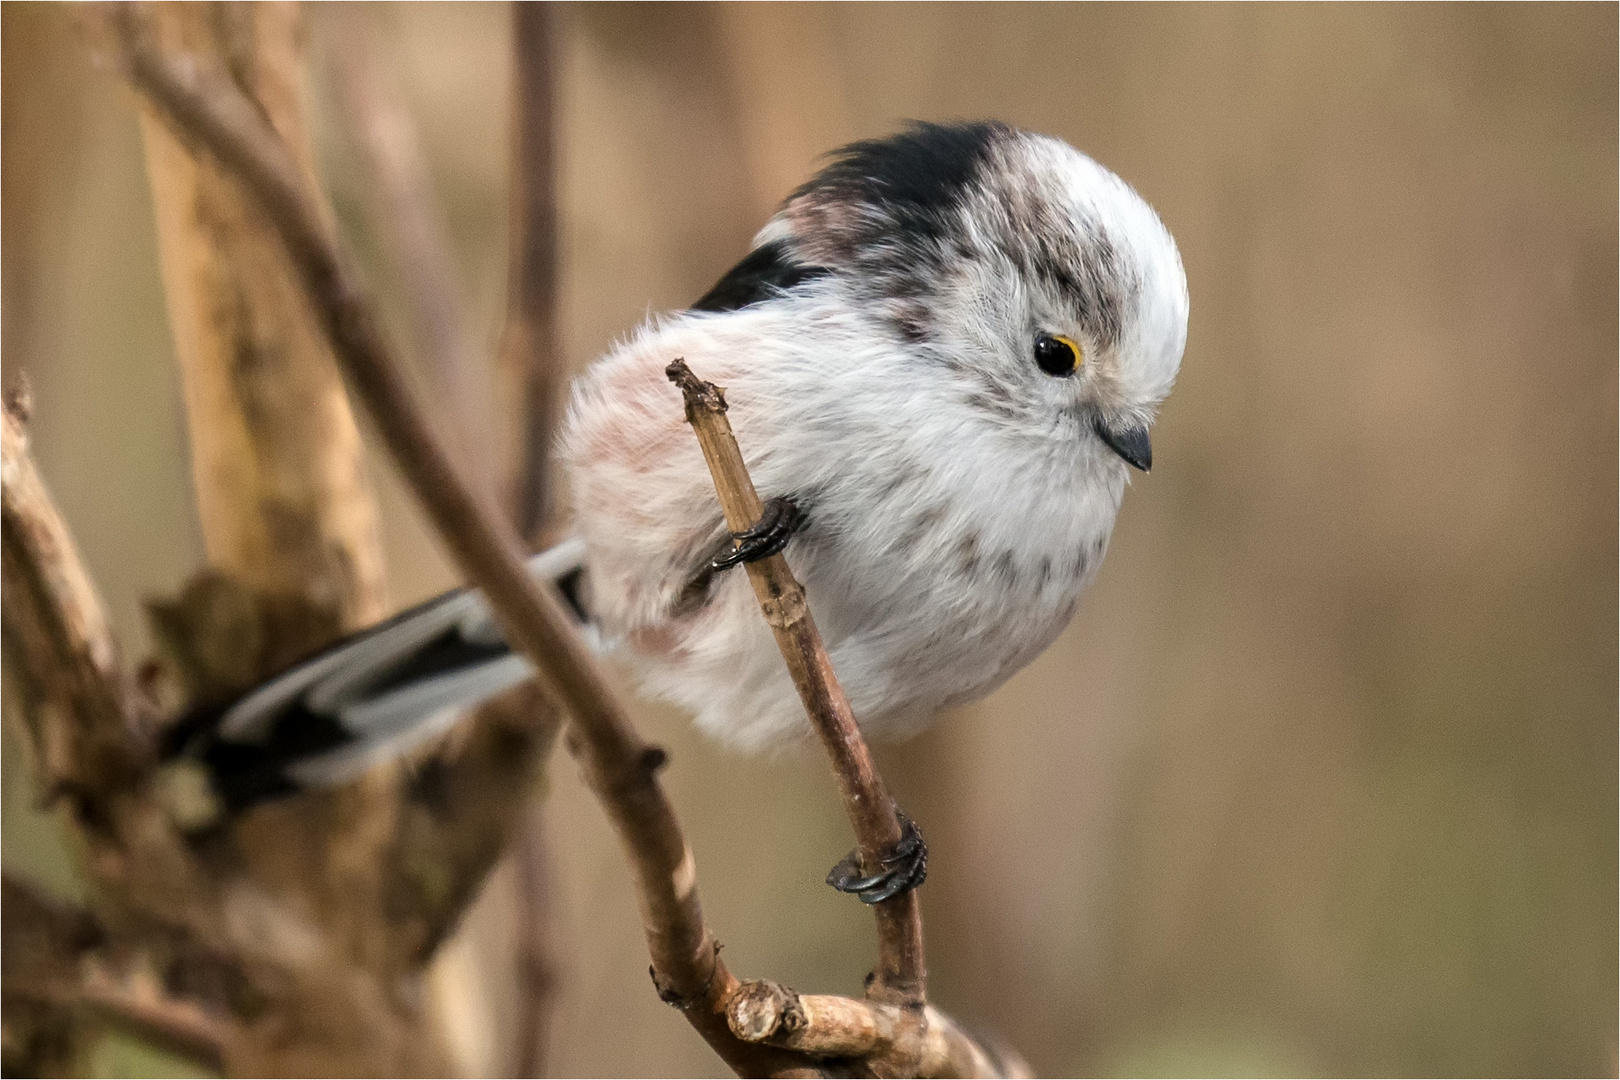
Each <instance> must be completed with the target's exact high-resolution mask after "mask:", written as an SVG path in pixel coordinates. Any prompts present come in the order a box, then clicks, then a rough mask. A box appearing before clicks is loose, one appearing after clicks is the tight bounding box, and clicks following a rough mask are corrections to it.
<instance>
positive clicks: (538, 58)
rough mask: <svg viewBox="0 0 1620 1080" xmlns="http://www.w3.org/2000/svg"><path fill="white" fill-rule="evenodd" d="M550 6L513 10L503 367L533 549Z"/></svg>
mask: <svg viewBox="0 0 1620 1080" xmlns="http://www.w3.org/2000/svg"><path fill="white" fill-rule="evenodd" d="M557 21H558V15H557V6H556V5H554V4H528V3H518V4H513V5H512V50H513V55H512V70H513V76H514V82H515V84H516V85H515V87H514V93H513V101H512V106H513V107H512V194H511V223H510V226H509V230H510V234H511V244H512V247H511V252H510V256H509V262H508V267H507V278H506V288H507V312H506V329H505V337H504V340H503V341H502V343H501V366H502V368H503V370H504V377H505V379H506V381H507V383H508V386H509V390H510V392H511V393H512V395H513V396H514V397H515V398H516V399H517V401H518V402H519V408H518V432H517V452H516V454H515V455H514V457H515V459H516V460H515V461H514V462H513V468H512V475H513V480H512V498H513V504H514V506H515V509H516V515H517V522H518V531H519V532H520V533H521V534H522V535H523V536H524V537H525V538H526V539H528V540H530V541H531V542H533V541H534V540H535V539H536V537H537V536H539V535H540V533H541V531H542V530H543V529H544V528H545V527H546V526H547V525H548V524H549V518H550V517H551V514H552V512H553V509H554V508H553V499H552V493H551V485H550V483H549V477H548V476H547V475H546V465H547V462H548V461H549V460H550V456H551V455H550V449H551V424H552V420H553V417H554V415H555V412H556V403H557V398H558V392H559V389H560V387H561V385H562V358H561V356H560V355H559V354H558V351H557V176H556V172H557V171H556V125H555V122H554V118H553V111H554V106H553V103H554V100H555V96H556V95H555V88H554V84H553V67H554V64H555V62H556V50H557V43H556V38H557Z"/></svg>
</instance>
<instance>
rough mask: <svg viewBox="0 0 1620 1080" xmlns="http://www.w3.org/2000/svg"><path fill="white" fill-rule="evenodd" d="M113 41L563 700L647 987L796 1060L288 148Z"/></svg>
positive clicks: (607, 711)
mask: <svg viewBox="0 0 1620 1080" xmlns="http://www.w3.org/2000/svg"><path fill="white" fill-rule="evenodd" d="M126 22H127V19H126ZM125 48H126V52H125V62H126V65H127V67H126V71H125V75H126V77H127V78H128V79H129V81H130V82H131V83H132V85H133V86H134V87H135V89H136V90H137V91H139V92H140V93H141V94H142V95H144V96H145V97H146V98H147V100H148V101H150V102H151V103H152V104H153V106H155V108H156V110H157V112H158V113H159V114H160V115H161V116H162V118H163V119H164V121H165V122H166V123H167V124H169V125H170V126H172V128H173V129H174V130H175V132H176V134H178V135H179V136H180V137H181V138H183V139H186V140H189V141H191V142H194V143H196V144H200V145H201V146H203V147H205V148H206V149H207V150H208V151H209V152H210V153H211V154H213V155H214V157H216V158H217V159H218V161H219V162H220V163H221V164H222V165H224V166H225V167H226V168H227V169H228V170H229V171H230V172H232V173H233V174H234V175H235V176H236V177H237V178H238V179H239V180H240V181H241V182H242V183H243V185H244V186H245V187H246V188H247V189H248V190H249V191H250V192H252V193H253V195H254V196H255V197H256V198H257V199H258V200H259V201H260V203H261V205H262V207H263V209H264V211H265V213H266V215H267V216H268V218H269V219H270V220H271V222H272V223H273V224H274V226H275V228H276V230H277V232H278V233H279V235H280V237H281V240H282V242H283V244H284V245H285V247H286V249H287V252H288V254H289V255H290V257H291V258H292V261H293V263H294V264H295V266H296V267H297V269H298V271H299V274H300V276H301V279H302V281H303V283H304V286H305V288H306V290H307V291H308V294H309V297H310V299H311V301H312V303H313V304H314V306H315V308H316V310H317V312H318V314H319V316H320V318H321V320H322V322H323V324H324V325H325V327H326V329H327V332H328V334H329V335H330V338H331V342H332V346H333V349H334V352H335V354H336V356H337V359H338V363H339V366H340V367H341V368H342V369H343V371H344V373H345V374H346V375H347V376H348V379H349V383H350V385H351V387H352V388H353V390H354V392H355V394H356V396H357V397H358V398H359V399H360V400H361V401H362V402H363V403H364V405H365V407H366V409H367V411H368V413H369V414H370V416H371V418H372V420H373V422H374V423H375V424H376V427H377V430H378V431H379V433H380V434H381V435H382V438H383V441H384V442H385V444H386V445H387V446H388V448H389V450H390V452H391V453H392V455H393V457H394V459H395V461H396V462H397V464H398V465H399V467H400V471H401V473H402V474H403V475H404V476H405V478H406V480H407V482H408V483H409V484H410V486H411V488H412V490H413V492H414V493H415V494H416V496H417V499H418V500H419V501H420V503H421V504H422V507H423V509H424V510H425V511H426V512H427V514H428V516H429V518H430V519H431V520H432V521H433V523H434V525H435V526H436V527H437V529H438V532H439V534H440V536H441V537H442V538H443V539H444V540H445V542H446V545H447V546H448V547H449V548H450V551H451V554H452V556H453V557H454V558H455V561H456V562H457V564H458V565H459V566H460V568H461V570H462V572H463V573H465V574H466V575H467V577H468V578H469V579H471V581H472V583H473V584H474V585H476V586H477V587H479V588H480V589H482V590H483V592H484V594H485V595H486V596H487V597H488V598H489V601H490V604H491V606H492V607H493V608H494V610H495V612H496V615H497V616H498V618H499V619H500V621H501V624H502V626H503V628H504V629H505V631H506V634H507V640H508V641H510V642H511V643H512V645H513V647H514V648H515V649H516V650H517V651H519V652H521V653H522V654H523V655H525V656H526V657H528V658H529V660H530V661H531V662H533V663H534V664H535V666H536V668H537V670H538V671H539V673H540V679H541V681H542V683H543V685H545V686H546V688H547V690H548V691H549V693H550V694H551V695H552V696H553V697H554V698H555V699H557V700H560V701H561V702H563V703H564V705H565V706H566V707H567V709H568V711H569V713H570V715H571V719H572V724H571V725H570V728H569V744H570V749H571V750H572V751H573V752H574V753H575V754H576V755H577V756H578V757H579V758H580V761H581V764H582V765H583V772H584V774H585V778H586V782H587V783H588V784H589V785H590V787H591V788H592V790H593V791H594V792H595V793H596V795H597V797H598V798H599V799H600V800H601V801H602V803H603V805H604V808H605V809H606V810H607V812H608V816H609V818H610V819H611V820H612V822H613V825H614V827H615V829H616V830H617V831H618V833H619V837H620V840H621V842H622V843H623V844H624V847H625V850H626V853H627V855H628V857H629V859H630V861H631V864H632V868H633V870H634V872H635V876H636V881H637V887H638V892H639V894H640V899H641V908H642V921H643V928H644V930H645V932H646V935H647V943H648V948H649V951H650V952H651V954H652V960H653V975H654V979H655V981H656V983H657V985H658V988H659V993H660V995H661V996H662V997H663V998H664V999H665V1000H666V1001H669V1002H671V1003H672V1004H676V1005H678V1006H679V1007H680V1008H681V1010H682V1012H683V1014H684V1015H685V1016H686V1018H687V1020H688V1022H690V1023H691V1024H692V1026H693V1027H694V1028H696V1029H697V1030H698V1032H699V1033H700V1034H701V1035H702V1036H703V1037H704V1039H705V1040H707V1041H708V1043H709V1044H710V1046H712V1047H713V1048H714V1049H715V1051H716V1052H717V1053H719V1054H720V1056H721V1057H722V1058H723V1059H725V1061H726V1063H727V1064H728V1065H730V1066H731V1067H732V1068H733V1069H734V1070H736V1071H738V1072H739V1073H745V1074H749V1075H758V1074H774V1073H779V1072H782V1071H784V1070H790V1069H803V1068H805V1067H807V1066H809V1065H810V1063H809V1062H808V1061H807V1060H806V1059H804V1058H803V1057H802V1056H801V1055H795V1054H792V1053H790V1052H787V1051H782V1050H778V1049H775V1048H770V1047H766V1046H762V1045H758V1044H752V1043H747V1042H744V1041H742V1040H740V1039H738V1038H737V1037H736V1036H735V1035H733V1034H732V1032H731V1029H730V1027H729V1026H728V1024H727V1023H726V1019H725V1015H724V1003H725V1001H726V999H727V998H728V997H729V995H730V993H731V992H732V991H733V990H734V989H735V988H736V986H737V985H738V984H737V981H736V978H735V977H734V976H733V975H731V974H730V972H729V971H727V970H726V967H725V965H724V964H723V963H722V962H721V961H720V959H719V956H718V944H717V943H716V941H715V939H714V937H713V936H712V935H711V934H710V933H709V931H708V928H707V927H706V926H705V925H704V922H703V915H702V910H701V908H700V906H699V903H698V895H697V882H696V869H695V864H694V861H693V858H692V853H691V851H690V849H689V848H688V847H687V845H686V841H685V838H684V837H683V835H682V833H681V829H680V825H679V823H678V822H677V820H676V818H675V813H674V809H673V807H671V805H670V803H669V800H668V798H667V796H666V795H665V794H664V791H663V787H662V785H661V784H660V783H659V782H658V779H657V775H656V773H657V770H658V768H659V767H660V766H661V765H662V764H663V762H664V753H663V751H662V750H659V749H658V748H656V747H652V746H649V745H647V744H646V743H644V742H643V741H642V740H641V737H640V736H639V735H638V734H637V733H636V731H635V729H634V728H633V727H632V725H631V723H630V720H629V716H628V714H627V713H626V712H625V710H624V708H623V706H622V704H621V703H620V702H619V701H618V700H617V699H616V697H615V696H614V695H613V693H612V691H611V690H610V689H609V686H608V683H607V681H606V679H605V677H604V675H603V673H602V672H601V671H600V669H599V668H598V666H597V664H596V661H595V659H594V657H593V656H592V655H591V654H590V652H589V650H588V649H587V647H586V646H585V644H584V642H583V641H581V640H580V639H579V637H578V636H577V635H576V634H575V632H574V630H573V628H572V626H571V625H570V623H569V620H568V616H567V615H566V614H565V612H564V609H563V605H562V600H561V598H560V597H558V596H557V595H556V592H555V589H553V588H550V587H549V586H543V585H541V584H540V583H539V582H536V581H535V580H534V579H533V578H532V577H530V576H529V574H528V573H527V572H526V570H525V569H524V566H523V563H522V560H521V557H520V550H521V549H520V547H519V544H518V540H517V537H516V536H515V534H514V532H513V531H512V530H511V529H510V528H509V527H508V528H501V526H500V524H499V522H500V519H499V518H497V517H496V516H495V515H493V514H489V513H486V512H485V511H484V509H483V507H481V506H480V505H479V502H478V500H477V499H476V498H475V497H474V495H473V494H472V492H471V491H470V490H468V488H467V487H466V486H465V485H464V484H462V483H461V481H460V479H459V478H458V476H457V474H456V471H455V470H454V468H453V467H452V466H451V463H450V460H449V458H448V456H447V455H446V454H445V452H444V450H443V448H442V447H441V446H440V445H439V443H438V441H437V439H436V438H435V437H434V436H433V433H432V432H431V430H430V429H429V427H428V425H427V424H426V422H425V421H424V420H423V418H422V416H421V414H420V413H419V412H418V411H417V409H416V408H415V406H414V404H413V403H412V401H411V400H410V396H409V393H408V391H407V389H406V386H405V384H404V382H403V380H402V377H401V375H400V371H399V367H398V364H397V363H396V361H395V358H394V355H393V353H392V350H390V349H389V347H388V346H387V344H386V343H385V342H384V340H383V338H382V335H381V334H380V332H379V331H378V329H377V324H376V321H375V318H374V317H373V314H372V312H371V310H370V309H369V307H368V306H367V305H366V304H365V302H364V301H363V300H362V299H361V294H360V290H359V287H358V283H357V282H356V281H355V279H354V277H353V275H352V274H351V273H350V271H349V269H348V263H347V261H346V259H345V257H344V256H343V255H341V254H340V249H339V247H338V244H337V241H336V240H335V238H334V237H333V236H332V235H331V234H330V232H329V231H328V230H327V229H326V227H325V225H324V223H323V220H322V218H321V216H320V214H319V213H318V210H317V207H316V204H315V203H314V201H313V199H312V197H311V195H310V193H309V192H308V190H307V189H306V188H305V186H304V183H303V179H302V177H301V175H300V174H299V172H298V170H297V168H296V167H295V165H294V163H293V161H292V159H291V157H290V155H289V154H288V152H287V150H286V148H285V147H284V146H283V145H282V144H281V142H280V140H279V139H278V137H277V136H276V134H275V132H274V131H272V130H271V129H270V128H269V127H268V126H267V125H266V124H265V123H264V122H263V119H262V118H261V116H260V115H259V114H258V112H257V111H256V110H255V109H254V108H253V106H252V103H251V102H249V101H248V100H246V98H244V97H243V95H242V94H241V93H240V92H239V91H238V90H237V89H236V87H234V86H233V85H231V84H230V83H228V82H226V81H224V80H221V79H218V78H215V77H213V76H211V75H209V74H207V73H205V72H202V71H200V70H198V69H197V67H196V66H195V65H193V64H189V63H186V62H184V61H182V60H179V59H176V58H172V57H168V56H164V55H162V54H160V53H158V52H157V51H155V50H154V49H152V48H151V47H150V46H149V45H148V43H146V42H145V41H143V40H140V38H139V35H137V34H135V33H133V32H126V34H125Z"/></svg>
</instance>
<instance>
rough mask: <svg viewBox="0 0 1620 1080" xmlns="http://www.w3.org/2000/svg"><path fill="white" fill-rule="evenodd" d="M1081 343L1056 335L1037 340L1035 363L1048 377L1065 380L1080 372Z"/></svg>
mask: <svg viewBox="0 0 1620 1080" xmlns="http://www.w3.org/2000/svg"><path fill="white" fill-rule="evenodd" d="M1080 358H1081V352H1080V343H1079V342H1077V341H1073V340H1071V339H1070V338H1066V337H1059V336H1058V335H1056V334H1042V335H1041V336H1040V337H1038V338H1036V339H1035V363H1036V365H1037V366H1039V367H1040V369H1041V370H1042V371H1044V372H1046V373H1047V374H1048V375H1054V376H1057V377H1058V378H1063V377H1064V376H1066V375H1073V374H1074V373H1075V372H1077V371H1079V370H1080V363H1081V359H1080Z"/></svg>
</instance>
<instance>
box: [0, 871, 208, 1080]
mask: <svg viewBox="0 0 1620 1080" xmlns="http://www.w3.org/2000/svg"><path fill="white" fill-rule="evenodd" d="M0 912H3V913H4V919H3V923H4V933H3V935H0V936H3V939H4V949H3V950H0V955H3V956H4V960H5V971H4V983H5V985H4V994H5V998H6V1001H7V1008H8V1010H9V1007H10V1005H11V1004H13V1003H15V1002H18V1001H21V1002H25V1003H27V1004H31V1005H35V1006H44V1007H47V1008H52V1009H60V1010H67V1011H70V1012H80V1011H83V1012H88V1013H90V1014H92V1015H94V1016H95V1017H96V1018H97V1019H100V1020H102V1021H104V1022H107V1023H111V1024H113V1025H116V1026H118V1027H120V1028H123V1029H124V1030H126V1031H128V1032H129V1033H130V1034H132V1035H135V1036H137V1037H139V1038H142V1039H144V1040H146V1041H148V1042H151V1043H153V1044H154V1045H157V1046H160V1047H163V1048H164V1049H166V1050H169V1051H171V1052H172V1053H176V1054H179V1055H181V1056H182V1057H187V1058H191V1059H192V1060H195V1061H197V1062H200V1063H201V1064H202V1065H203V1066H204V1067H205V1068H207V1069H209V1070H211V1071H214V1072H223V1071H224V1069H225V1048H226V1046H227V1045H228V1043H229V1040H230V1038H231V1031H230V1027H231V1025H230V1024H229V1022H227V1021H224V1020H222V1019H220V1018H218V1017H215V1016H213V1015H210V1014H209V1013H207V1012H205V1011H203V1010H202V1009H201V1008H199V1007H198V1006H197V1005H196V1004H195V1003H194V1002H190V1001H182V1000H179V999H177V998H173V997H169V996H168V995H166V994H164V993H163V992H162V991H161V989H160V988H159V987H158V986H157V985H156V984H155V982H154V981H152V980H150V979H147V980H139V979H116V978H114V977H113V976H112V974H111V973H110V972H109V971H108V970H107V968H106V967H105V966H104V965H103V964H102V963H100V962H99V961H98V960H97V959H96V958H95V957H94V955H93V953H94V952H95V951H96V950H98V949H99V948H100V947H101V946H102V945H103V944H104V943H105V941H106V939H107V932H106V930H105V929H104V928H103V927H102V926H101V925H100V923H99V922H97V920H96V918H95V917H94V916H93V915H91V914H90V913H89V912H88V911H84V910H82V909H80V908H78V907H75V906H74V905H71V904H68V903H66V902H64V901H61V900H56V899H54V898H51V897H48V896H46V895H45V893H44V892H43V891H41V890H40V889H38V888H36V887H35V886H33V885H31V884H29V883H28V882H25V881H23V880H21V879H19V878H17V877H14V876H12V875H11V874H6V875H5V879H4V904H3V906H0ZM7 1019H8V1022H9V1019H10V1017H9V1016H8V1017H7Z"/></svg>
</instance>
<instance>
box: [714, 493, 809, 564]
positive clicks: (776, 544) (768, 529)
mask: <svg viewBox="0 0 1620 1080" xmlns="http://www.w3.org/2000/svg"><path fill="white" fill-rule="evenodd" d="M802 528H804V515H803V514H802V513H800V512H799V505H798V503H795V502H794V501H793V500H792V499H790V498H788V497H787V496H786V495H778V496H776V497H775V498H772V499H767V500H766V501H765V505H764V507H762V508H761V510H760V514H759V520H758V521H756V522H754V527H753V528H751V529H749V530H747V531H746V532H739V533H732V534H731V538H732V539H733V540H735V541H737V546H736V547H734V548H732V549H731V550H730V551H728V552H726V553H725V554H724V555H721V556H720V557H719V558H717V559H715V560H714V562H712V563H710V564H709V566H710V567H711V568H712V569H715V570H729V569H731V568H732V567H733V566H736V565H737V564H738V563H750V562H758V561H759V560H761V559H768V558H770V557H771V556H772V555H775V554H776V553H777V552H779V551H781V550H782V549H783V548H785V547H787V545H788V541H789V540H791V539H793V534H794V533H796V532H798V531H799V530H800V529H802Z"/></svg>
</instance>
